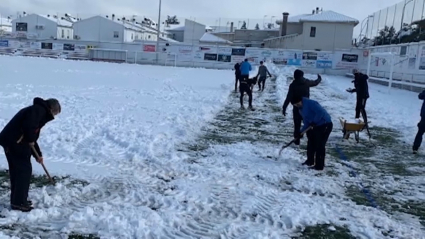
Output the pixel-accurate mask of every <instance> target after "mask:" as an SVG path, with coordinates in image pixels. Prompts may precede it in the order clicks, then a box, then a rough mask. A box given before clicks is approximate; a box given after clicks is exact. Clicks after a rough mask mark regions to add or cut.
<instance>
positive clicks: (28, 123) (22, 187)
mask: <svg viewBox="0 0 425 239" xmlns="http://www.w3.org/2000/svg"><path fill="white" fill-rule="evenodd" d="M60 112H61V106H60V104H59V101H58V100H56V99H48V100H43V99H42V98H38V97H36V98H34V100H33V105H31V106H28V107H25V108H23V109H21V110H20V111H19V112H18V113H17V114H16V115H15V116H14V117H13V118H12V119H11V120H10V121H9V123H7V124H6V126H5V127H4V128H3V130H2V131H1V132H0V145H1V146H2V147H3V149H4V152H5V154H6V158H7V162H8V164H9V176H10V189H11V195H10V204H11V208H12V210H20V211H23V212H28V211H31V210H32V209H33V207H32V205H31V204H32V203H31V201H29V200H28V191H29V186H30V179H31V174H32V165H31V155H32V156H33V157H34V158H36V160H37V162H39V163H43V156H42V155H43V154H42V153H41V150H40V147H39V145H38V143H37V140H38V138H39V136H40V130H41V128H43V126H44V125H45V124H46V123H47V122H49V121H51V120H53V119H54V117H55V116H56V115H57V114H59V113H60ZM31 146H33V147H34V148H35V150H36V151H37V153H38V155H39V156H40V158H37V157H36V154H35V153H34V152H33V151H32V150H31Z"/></svg>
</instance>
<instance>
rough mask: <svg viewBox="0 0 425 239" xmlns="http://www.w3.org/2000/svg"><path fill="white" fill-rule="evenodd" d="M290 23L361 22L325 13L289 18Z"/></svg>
mask: <svg viewBox="0 0 425 239" xmlns="http://www.w3.org/2000/svg"><path fill="white" fill-rule="evenodd" d="M288 22H293V23H295V22H339V23H354V24H358V23H359V21H358V20H357V19H355V18H352V17H348V16H345V15H343V14H340V13H337V12H334V11H323V12H320V13H318V14H302V15H296V16H293V17H289V18H288ZM276 23H278V24H280V23H282V20H281V19H280V20H277V21H276Z"/></svg>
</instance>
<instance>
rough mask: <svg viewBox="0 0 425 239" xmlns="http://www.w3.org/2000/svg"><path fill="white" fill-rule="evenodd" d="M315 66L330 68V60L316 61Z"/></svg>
mask: <svg viewBox="0 0 425 239" xmlns="http://www.w3.org/2000/svg"><path fill="white" fill-rule="evenodd" d="M316 68H320V69H331V68H332V61H316Z"/></svg>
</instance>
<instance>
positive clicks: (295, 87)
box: [282, 69, 322, 145]
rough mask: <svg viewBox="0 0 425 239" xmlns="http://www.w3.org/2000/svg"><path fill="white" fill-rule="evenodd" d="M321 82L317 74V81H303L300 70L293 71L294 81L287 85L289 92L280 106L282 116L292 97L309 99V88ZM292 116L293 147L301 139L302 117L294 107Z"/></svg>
mask: <svg viewBox="0 0 425 239" xmlns="http://www.w3.org/2000/svg"><path fill="white" fill-rule="evenodd" d="M321 81H322V77H321V76H320V75H319V74H318V75H317V80H314V81H313V80H308V79H305V78H304V72H303V71H302V70H298V69H297V70H295V71H294V80H293V81H292V83H291V84H290V85H289V90H288V93H287V95H286V99H285V102H284V103H283V106H282V114H283V115H284V116H286V108H287V107H288V105H289V103H290V102H291V100H292V98H293V97H294V96H300V97H306V98H310V87H314V86H317V85H318V84H319V83H320V82H321ZM292 116H293V121H294V138H296V139H297V140H296V141H295V142H294V143H295V145H300V138H302V136H301V135H300V132H301V131H300V128H301V121H302V117H301V115H300V113H299V111H298V109H296V107H294V108H292Z"/></svg>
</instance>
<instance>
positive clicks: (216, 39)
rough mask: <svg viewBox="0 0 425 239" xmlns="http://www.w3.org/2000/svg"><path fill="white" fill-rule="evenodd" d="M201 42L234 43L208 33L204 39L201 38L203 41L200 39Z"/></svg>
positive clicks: (203, 36)
mask: <svg viewBox="0 0 425 239" xmlns="http://www.w3.org/2000/svg"><path fill="white" fill-rule="evenodd" d="M199 41H201V42H211V43H213V42H215V43H232V42H230V41H228V40H225V39H223V38H221V37H218V36H215V35H213V34H211V33H208V32H206V33H204V35H202V37H201V39H199Z"/></svg>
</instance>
